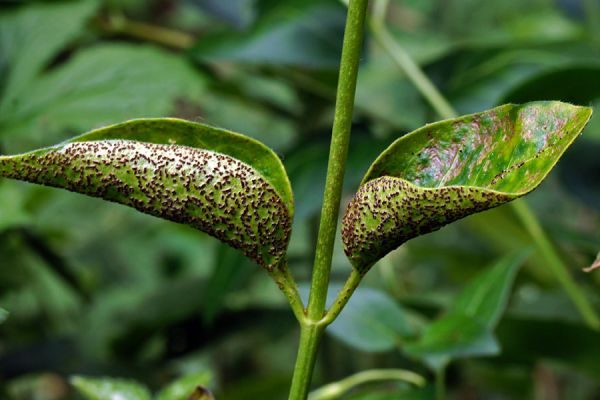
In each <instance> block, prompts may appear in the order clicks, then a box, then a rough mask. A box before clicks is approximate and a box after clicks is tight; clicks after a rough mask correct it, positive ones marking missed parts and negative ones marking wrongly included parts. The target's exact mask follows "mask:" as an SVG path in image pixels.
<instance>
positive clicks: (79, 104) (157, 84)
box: [0, 44, 204, 152]
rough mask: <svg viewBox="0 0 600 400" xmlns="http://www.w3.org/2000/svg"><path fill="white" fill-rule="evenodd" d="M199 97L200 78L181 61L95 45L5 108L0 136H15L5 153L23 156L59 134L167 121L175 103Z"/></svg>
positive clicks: (147, 50)
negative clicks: (144, 119) (134, 122)
mask: <svg viewBox="0 0 600 400" xmlns="http://www.w3.org/2000/svg"><path fill="white" fill-rule="evenodd" d="M23 45H24V46H25V45H26V44H23ZM203 93H204V78H203V76H202V75H200V74H199V73H198V72H197V71H195V70H194V68H193V66H192V65H191V64H190V63H188V62H186V60H185V59H183V58H181V57H178V56H176V55H173V54H171V53H169V52H167V51H164V50H161V49H158V48H155V47H152V46H147V45H144V46H142V45H130V44H106V45H98V46H94V47H92V48H88V49H85V50H81V51H79V52H77V53H76V54H75V55H74V56H73V57H72V58H71V59H70V60H68V61H67V62H65V63H63V64H61V65H60V66H58V67H55V68H53V69H52V70H50V71H49V72H47V73H45V74H44V75H42V76H40V77H39V78H37V79H34V80H33V81H31V82H30V83H29V84H28V86H27V90H26V92H25V93H23V94H22V95H21V96H19V97H18V98H17V101H15V102H11V103H7V104H5V105H4V107H3V108H2V109H1V110H0V135H2V136H6V137H8V136H11V137H14V136H18V137H19V145H20V146H21V147H20V148H17V149H15V148H14V146H13V147H12V148H11V150H12V151H13V152H15V151H23V150H25V149H26V148H31V147H32V146H39V145H40V143H44V144H50V143H53V142H54V143H55V142H56V141H58V140H63V136H62V134H63V133H64V131H65V130H75V131H79V132H81V131H86V130H88V129H90V128H95V127H98V126H103V125H107V124H112V123H116V122H119V121H123V120H126V119H131V118H139V117H159V116H164V115H168V114H170V113H172V112H173V109H174V104H175V100H177V99H182V98H186V99H198V98H200V97H201V96H202V95H203ZM42 133H43V136H42ZM24 139H27V140H24Z"/></svg>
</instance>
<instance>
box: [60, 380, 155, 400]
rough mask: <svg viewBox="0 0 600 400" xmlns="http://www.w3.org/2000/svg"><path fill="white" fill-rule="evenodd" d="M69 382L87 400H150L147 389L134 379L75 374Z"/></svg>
mask: <svg viewBox="0 0 600 400" xmlns="http://www.w3.org/2000/svg"><path fill="white" fill-rule="evenodd" d="M71 384H72V385H73V386H75V388H76V389H77V390H78V391H79V392H80V393H81V394H82V395H83V396H84V397H85V398H86V399H88V400H114V399H119V400H150V392H149V391H148V389H147V388H146V387H144V386H142V385H140V384H139V383H137V382H134V381H128V380H124V379H114V378H85V377H82V376H75V377H73V378H71Z"/></svg>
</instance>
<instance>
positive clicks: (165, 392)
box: [156, 371, 213, 400]
mask: <svg viewBox="0 0 600 400" xmlns="http://www.w3.org/2000/svg"><path fill="white" fill-rule="evenodd" d="M212 380H213V376H212V374H211V373H210V372H207V371H204V372H198V373H195V374H189V375H186V376H183V377H181V378H179V379H177V380H175V381H174V382H172V383H170V384H169V385H167V386H166V387H165V388H163V389H162V390H161V391H160V392H159V393H158V394H157V395H156V400H188V399H189V398H191V396H192V393H194V390H196V388H197V387H199V386H209V384H210V383H211V382H212Z"/></svg>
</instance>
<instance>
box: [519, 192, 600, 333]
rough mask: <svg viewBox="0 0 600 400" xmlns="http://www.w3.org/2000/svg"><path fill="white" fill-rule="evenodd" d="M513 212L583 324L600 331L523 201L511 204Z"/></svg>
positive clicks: (583, 298)
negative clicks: (572, 304) (576, 310)
mask: <svg viewBox="0 0 600 400" xmlns="http://www.w3.org/2000/svg"><path fill="white" fill-rule="evenodd" d="M512 205H513V210H514V212H515V213H516V214H517V215H518V217H519V219H520V220H521V223H522V224H523V226H524V227H525V229H526V230H527V232H528V233H529V235H530V236H531V237H532V239H533V241H534V242H535V243H536V245H537V247H538V250H539V251H540V253H541V255H542V256H543V257H544V259H545V260H546V263H547V264H548V267H549V268H550V269H551V270H552V272H553V273H554V275H555V276H556V279H557V280H558V281H559V282H560V284H561V285H562V286H563V288H564V289H565V291H566V292H567V294H568V295H569V297H571V301H573V303H574V304H575V306H576V307H577V309H578V310H579V312H580V314H581V315H582V317H583V319H584V320H585V322H586V323H587V324H588V325H589V326H590V327H591V328H593V329H596V330H598V329H600V319H599V318H598V315H597V314H596V312H595V310H594V308H593V307H592V305H591V304H590V303H589V302H588V301H587V299H586V298H585V296H584V294H583V293H582V292H581V290H580V289H579V287H577V283H576V282H575V280H574V279H573V277H572V276H571V275H570V274H569V273H568V271H567V269H566V266H565V264H564V263H563V261H562V260H561V259H560V256H559V255H558V254H557V253H556V250H555V248H554V246H553V245H552V243H551V242H550V239H549V238H548V236H546V233H545V232H544V230H543V229H542V226H541V225H540V223H539V221H538V219H537V218H536V216H535V214H534V213H533V212H532V211H531V209H530V208H529V207H527V204H526V203H525V202H524V201H523V200H519V201H514V202H512Z"/></svg>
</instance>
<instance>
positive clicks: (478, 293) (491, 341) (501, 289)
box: [404, 252, 528, 369]
mask: <svg viewBox="0 0 600 400" xmlns="http://www.w3.org/2000/svg"><path fill="white" fill-rule="evenodd" d="M527 255H528V252H525V253H524V252H521V253H518V254H511V255H509V256H506V257H504V258H502V259H501V260H500V261H498V263H496V264H495V265H494V266H493V267H492V268H490V269H488V270H486V271H484V272H483V273H481V274H480V275H479V276H478V277H476V278H475V279H473V280H472V281H471V282H470V283H469V284H468V285H467V287H465V288H464V289H463V290H462V291H461V292H460V294H459V295H458V296H457V297H456V299H455V300H454V302H453V304H452V305H451V306H450V308H449V309H448V311H447V313H446V315H444V316H443V317H442V318H440V319H438V320H437V321H434V322H433V323H432V324H430V325H429V326H428V327H427V328H426V329H425V332H424V333H423V336H422V337H421V338H420V339H419V340H418V341H416V342H414V343H410V344H407V345H406V346H405V347H404V349H405V351H406V352H408V353H409V354H411V355H413V356H415V357H419V358H422V359H423V360H424V361H425V362H426V363H427V364H428V365H429V366H430V367H432V368H433V369H438V368H440V367H442V366H444V365H445V364H447V363H448V362H449V361H450V360H452V359H453V358H457V357H469V356H476V355H479V356H481V355H491V354H497V353H498V352H499V351H500V347H499V345H498V343H497V341H496V338H495V337H494V329H495V328H496V325H497V324H498V321H499V319H500V316H501V315H502V313H503V312H504V310H505V308H506V304H507V302H508V297H509V295H510V291H511V288H512V285H513V282H514V280H515V276H516V274H517V271H518V269H519V268H520V267H521V265H522V264H523V262H524V261H525V258H526V256H527Z"/></svg>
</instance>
